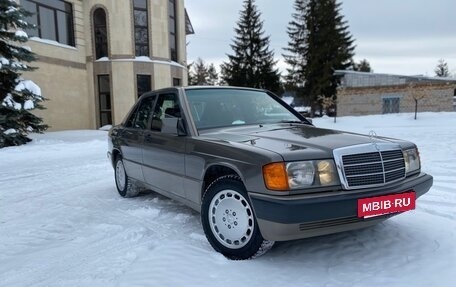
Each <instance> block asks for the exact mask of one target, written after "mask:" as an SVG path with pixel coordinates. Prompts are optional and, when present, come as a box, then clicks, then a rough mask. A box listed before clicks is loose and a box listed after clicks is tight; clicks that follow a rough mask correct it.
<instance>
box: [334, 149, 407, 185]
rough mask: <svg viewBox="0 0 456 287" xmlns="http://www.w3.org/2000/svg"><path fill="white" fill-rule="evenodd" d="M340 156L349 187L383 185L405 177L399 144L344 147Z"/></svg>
mask: <svg viewBox="0 0 456 287" xmlns="http://www.w3.org/2000/svg"><path fill="white" fill-rule="evenodd" d="M363 151H367V152H363ZM335 154H338V152H335ZM338 156H339V158H337V155H336V161H337V160H338V159H339V162H340V163H341V166H340V168H341V169H342V171H343V172H342V173H341V175H342V177H343V179H344V180H343V181H344V182H345V188H347V189H353V188H361V187H370V186H376V185H382V184H386V183H389V182H393V181H396V180H399V179H402V178H405V162H404V156H403V153H402V150H401V149H400V148H399V147H398V146H394V147H391V146H390V145H381V144H379V145H371V146H368V147H367V148H366V147H365V146H364V147H363V148H362V149H357V148H356V147H352V148H348V149H344V150H343V151H341V152H340V154H338Z"/></svg>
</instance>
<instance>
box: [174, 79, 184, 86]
mask: <svg viewBox="0 0 456 287" xmlns="http://www.w3.org/2000/svg"><path fill="white" fill-rule="evenodd" d="M173 86H174V87H179V86H182V82H181V79H179V78H173Z"/></svg>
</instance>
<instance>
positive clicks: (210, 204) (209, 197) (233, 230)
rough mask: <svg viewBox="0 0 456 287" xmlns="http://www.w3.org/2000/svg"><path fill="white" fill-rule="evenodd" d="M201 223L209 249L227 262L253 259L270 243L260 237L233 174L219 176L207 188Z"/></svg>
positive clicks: (264, 250)
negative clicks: (222, 256) (213, 250)
mask: <svg viewBox="0 0 456 287" xmlns="http://www.w3.org/2000/svg"><path fill="white" fill-rule="evenodd" d="M201 222H202V224H203V229H204V232H205V234H206V237H207V239H208V241H209V243H210V244H211V245H212V247H213V248H214V249H215V250H216V251H218V252H220V253H222V254H223V255H225V256H226V257H228V258H230V259H235V260H242V259H249V258H253V257H257V256H259V255H262V254H263V253H265V252H266V251H268V250H269V249H270V248H271V247H272V245H273V244H274V242H273V241H268V240H265V239H264V238H263V236H261V233H260V230H259V228H258V224H257V220H256V218H255V214H254V212H253V209H252V205H251V203H250V200H249V197H248V195H247V191H246V190H245V187H244V185H243V184H242V181H241V179H240V178H239V177H238V176H235V175H228V176H223V177H220V178H218V179H216V180H215V181H214V182H213V183H212V184H211V185H210V186H209V187H208V188H207V190H206V193H205V194H204V197H203V202H202V206H201Z"/></svg>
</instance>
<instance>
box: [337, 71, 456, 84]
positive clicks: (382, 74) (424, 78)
mask: <svg viewBox="0 0 456 287" xmlns="http://www.w3.org/2000/svg"><path fill="white" fill-rule="evenodd" d="M334 73H335V74H336V75H345V74H351V75H360V76H372V77H375V76H387V77H397V78H406V79H411V80H413V79H416V80H418V81H419V80H428V81H442V82H455V83H456V78H453V77H429V76H424V75H397V74H387V73H371V72H360V71H352V70H335V71H334Z"/></svg>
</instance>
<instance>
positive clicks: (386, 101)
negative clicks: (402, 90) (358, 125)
mask: <svg viewBox="0 0 456 287" xmlns="http://www.w3.org/2000/svg"><path fill="white" fill-rule="evenodd" d="M382 100H383V113H384V114H392V113H399V107H400V102H401V99H400V98H383V99H382Z"/></svg>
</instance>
